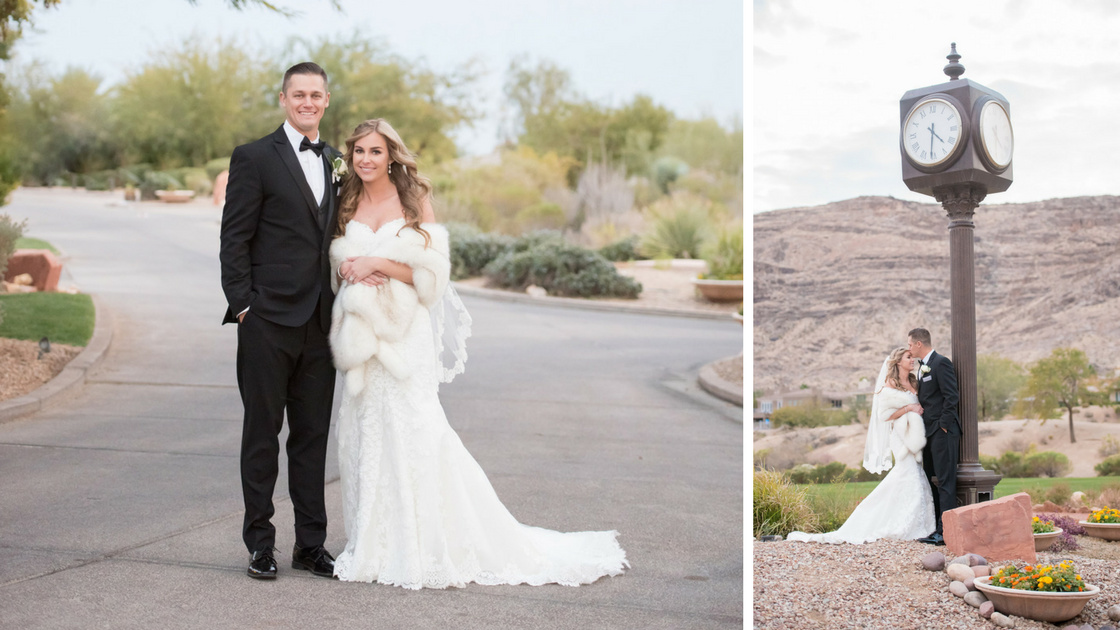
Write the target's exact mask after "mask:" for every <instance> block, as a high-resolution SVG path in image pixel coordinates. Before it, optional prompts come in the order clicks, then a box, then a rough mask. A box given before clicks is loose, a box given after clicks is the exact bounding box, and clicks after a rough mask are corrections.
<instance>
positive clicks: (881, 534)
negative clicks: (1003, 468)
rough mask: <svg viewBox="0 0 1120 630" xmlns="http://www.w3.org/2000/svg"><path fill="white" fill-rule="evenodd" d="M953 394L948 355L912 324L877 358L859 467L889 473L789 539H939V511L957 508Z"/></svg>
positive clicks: (956, 423) (956, 421) (956, 424)
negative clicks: (821, 528)
mask: <svg viewBox="0 0 1120 630" xmlns="http://www.w3.org/2000/svg"><path fill="white" fill-rule="evenodd" d="M958 400H959V395H958V391H957V377H956V371H955V369H954V367H953V364H952V362H951V361H950V360H949V359H948V358H947V357H945V356H942V355H940V354H938V353H937V352H935V351H934V349H933V345H932V340H931V337H930V334H929V331H928V330H926V329H924V328H915V329H914V330H911V331H910V333H909V335H908V343H907V346H904V347H900V348H896V349H895V350H893V351H892V352H891V353H890V355H889V356H888V357H887V358H886V360H885V361H883V367H882V369H881V370H880V371H879V377H878V378H877V379H876V381H875V390H874V394H873V396H872V399H871V413H870V416H869V419H868V428H867V441H866V444H865V447H864V456H863V467H864V468H866V469H867V470H868V471H870V472H873V473H881V472H883V471H886V470H890V472H889V473H887V476H886V477H884V478H883V480H882V481H881V482H880V483H879V485H877V486H876V487H875V489H874V490H872V491H871V494H869V495H868V496H867V498H865V499H864V500H863V501H861V502H860V503H859V505H857V506H856V509H855V511H853V512H852V514H851V516H849V517H848V520H847V521H845V522H844V524H843V525H842V526H841V527H840V529H838V530H836V531H834V532H827V533H823V534H807V533H804V532H792V533H790V535H789V537H788V540H793V541H804V542H827V543H842V542H847V543H855V544H860V543H865V542H872V541H875V540H879V539H880V538H888V539H893V540H918V541H919V542H923V543H927V544H933V545H944V544H945V539H944V536H943V534H942V532H943V529H942V522H941V519H942V515H943V514H944V513H945V512H947V511H948V510H951V509H954V508H955V507H957V497H956V485H957V461H958V459H959V456H960V440H961V429H960V420H959V416H958V413H957V408H958ZM892 456H893V463H892ZM934 477H936V483H935V481H934V479H933V478H934Z"/></svg>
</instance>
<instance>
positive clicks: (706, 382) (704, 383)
mask: <svg viewBox="0 0 1120 630" xmlns="http://www.w3.org/2000/svg"><path fill="white" fill-rule="evenodd" d="M741 356H742V355H738V354H737V355H735V356H733V357H724V358H722V359H719V360H718V361H712V362H711V363H709V364H707V365H705V366H704V367H702V368H700V378H699V380H700V387H702V388H703V389H704V390H705V391H707V392H708V393H709V394H711V395H713V396H715V397H716V398H719V399H722V400H726V401H727V402H729V403H734V404H736V405H739V406H740V407H742V406H743V386H742V385H736V384H734V383H732V382H731V381H728V380H725V379H723V378H722V377H721V376H720V375H719V374H717V373H716V370H715V368H714V367H712V366H713V365H715V364H716V363H721V362H723V361H727V360H728V359H737V358H740V357H741Z"/></svg>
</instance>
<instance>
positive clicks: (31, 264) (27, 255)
mask: <svg viewBox="0 0 1120 630" xmlns="http://www.w3.org/2000/svg"><path fill="white" fill-rule="evenodd" d="M21 273H29V274H31V286H33V287H35V289H36V290H39V291H56V290H58V278H59V276H61V275H62V263H60V262H58V258H55V255H54V254H52V253H51V251H50V250H49V249H17V250H16V252H15V253H14V254H12V257H11V258H9V259H8V270H7V271H5V272H4V280H7V281H8V282H12V279H13V278H15V277H16V276H18V275H20V274H21Z"/></svg>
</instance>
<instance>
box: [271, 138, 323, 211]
mask: <svg viewBox="0 0 1120 630" xmlns="http://www.w3.org/2000/svg"><path fill="white" fill-rule="evenodd" d="M273 138H274V139H275V140H276V142H275V144H274V145H273V146H274V148H275V149H276V152H277V153H279V154H280V159H281V160H283V161H284V166H287V167H288V171H289V172H290V173H291V174H292V179H293V180H295V182H296V185H298V186H299V189H300V190H301V191H302V192H303V199H304V201H306V202H307V209H308V210H310V211H311V216H312V218H314V219H315V223H316V224H318V223H319V220H318V217H316V215H317V214H318V212H319V204H317V203H315V195H314V194H313V193H312V192H311V186H309V185H308V183H307V175H304V174H303V167H302V166H300V164H299V160H297V159H296V155H295V153H293V151H292V145H291V143H290V142H288V136H287V135H286V134H285V133H284V127H283V125H281V126H280V128H279V129H277V130H276V133H275V134H273Z"/></svg>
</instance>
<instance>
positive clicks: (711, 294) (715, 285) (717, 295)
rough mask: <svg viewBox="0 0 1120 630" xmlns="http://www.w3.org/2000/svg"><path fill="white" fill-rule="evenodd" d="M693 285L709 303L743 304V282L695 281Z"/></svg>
mask: <svg viewBox="0 0 1120 630" xmlns="http://www.w3.org/2000/svg"><path fill="white" fill-rule="evenodd" d="M692 284H693V285H695V286H696V288H697V289H699V290H700V295H703V296H704V298H705V299H707V300H708V301H709V302H742V301H743V281H742V280H701V279H699V278H697V279H694V280H693V281H692Z"/></svg>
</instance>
